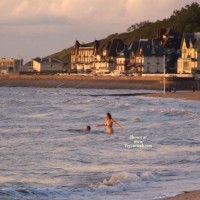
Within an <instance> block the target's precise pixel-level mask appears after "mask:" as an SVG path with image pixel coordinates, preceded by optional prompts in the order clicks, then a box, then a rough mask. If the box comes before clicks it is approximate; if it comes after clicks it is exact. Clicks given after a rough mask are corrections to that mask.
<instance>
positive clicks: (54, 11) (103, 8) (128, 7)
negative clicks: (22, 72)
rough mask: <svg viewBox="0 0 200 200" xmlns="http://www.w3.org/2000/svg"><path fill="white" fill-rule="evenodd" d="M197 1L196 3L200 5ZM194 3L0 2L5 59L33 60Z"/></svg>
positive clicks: (169, 0)
mask: <svg viewBox="0 0 200 200" xmlns="http://www.w3.org/2000/svg"><path fill="white" fill-rule="evenodd" d="M198 1H199V0H196V1H195V2H198ZM192 2H194V1H192V0H34V1H33V0H0V44H1V47H0V57H1V58H3V57H4V58H16V59H21V58H23V59H24V60H25V61H29V60H31V59H33V58H35V57H45V56H48V55H51V54H53V53H56V52H59V51H61V50H63V49H66V48H68V47H70V46H72V45H74V43H75V40H79V42H80V43H87V42H91V41H94V40H95V39H97V40H99V39H103V38H105V37H107V36H108V35H110V34H113V33H122V32H126V30H127V28H128V27H130V26H131V25H132V24H135V23H139V22H141V21H145V20H149V21H151V22H155V21H157V20H162V19H164V18H168V17H170V16H171V15H172V13H173V11H174V10H179V9H181V8H182V7H185V5H187V4H191V3H192Z"/></svg>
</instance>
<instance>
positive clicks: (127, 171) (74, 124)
mask: <svg viewBox="0 0 200 200" xmlns="http://www.w3.org/2000/svg"><path fill="white" fill-rule="evenodd" d="M145 92H157V91H144V90H108V89H69V88H26V87H21V88H20V87H16V88H14V87H1V88H0V199H1V200H133V199H134V200H158V199H163V198H165V197H169V196H174V195H176V194H179V193H182V192H184V191H191V190H197V189H200V167H199V166H200V102H199V101H190V100H186V99H170V98H169V99H163V98H151V97H144V96H141V95H138V96H135V95H134V94H136V93H145ZM107 112H109V113H111V114H112V117H113V119H114V120H115V121H116V122H118V123H119V124H120V125H121V126H122V128H119V127H117V126H115V125H113V127H114V131H115V132H114V134H112V135H108V134H106V127H105V126H100V127H97V124H103V123H104V120H105V116H106V113H107ZM88 125H89V126H91V131H89V132H88V131H85V127H86V126H88Z"/></svg>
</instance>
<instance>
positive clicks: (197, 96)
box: [144, 91, 200, 101]
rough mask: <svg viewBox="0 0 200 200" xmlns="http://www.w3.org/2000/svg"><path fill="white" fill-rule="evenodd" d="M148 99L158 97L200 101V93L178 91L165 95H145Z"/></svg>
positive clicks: (161, 93)
mask: <svg viewBox="0 0 200 200" xmlns="http://www.w3.org/2000/svg"><path fill="white" fill-rule="evenodd" d="M144 96H146V97H157V98H179V99H185V100H196V101H199V100H200V91H195V92H192V91H177V92H166V93H165V95H164V93H163V92H160V93H153V94H145V95H144Z"/></svg>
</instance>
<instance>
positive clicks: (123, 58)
mask: <svg viewBox="0 0 200 200" xmlns="http://www.w3.org/2000/svg"><path fill="white" fill-rule="evenodd" d="M129 57H130V56H129V51H128V50H127V49H124V50H123V51H121V52H119V53H118V56H117V58H116V64H115V70H114V73H115V74H127V73H129V71H130V66H129V65H128V64H129V62H130V59H129Z"/></svg>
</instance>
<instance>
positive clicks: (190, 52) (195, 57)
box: [177, 32, 200, 74]
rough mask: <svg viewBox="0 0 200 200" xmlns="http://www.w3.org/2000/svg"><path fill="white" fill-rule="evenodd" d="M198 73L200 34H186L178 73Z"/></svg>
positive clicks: (199, 69)
mask: <svg viewBox="0 0 200 200" xmlns="http://www.w3.org/2000/svg"><path fill="white" fill-rule="evenodd" d="M196 71H200V32H198V33H184V34H183V38H182V43H181V57H180V58H179V59H178V70H177V72H178V73H179V74H185V73H187V74H191V73H195V72H196Z"/></svg>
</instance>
